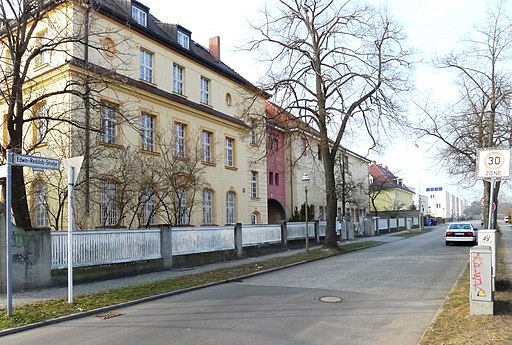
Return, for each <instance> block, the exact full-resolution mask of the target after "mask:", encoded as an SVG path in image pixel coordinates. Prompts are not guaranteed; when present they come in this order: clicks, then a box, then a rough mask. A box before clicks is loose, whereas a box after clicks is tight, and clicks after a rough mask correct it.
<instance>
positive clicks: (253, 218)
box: [251, 213, 259, 224]
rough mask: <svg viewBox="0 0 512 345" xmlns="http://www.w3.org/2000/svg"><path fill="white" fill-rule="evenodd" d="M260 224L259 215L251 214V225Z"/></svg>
mask: <svg viewBox="0 0 512 345" xmlns="http://www.w3.org/2000/svg"><path fill="white" fill-rule="evenodd" d="M258 223H259V215H258V214H257V213H253V214H251V224H258Z"/></svg>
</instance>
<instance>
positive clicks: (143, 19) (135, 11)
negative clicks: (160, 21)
mask: <svg viewBox="0 0 512 345" xmlns="http://www.w3.org/2000/svg"><path fill="white" fill-rule="evenodd" d="M132 18H133V20H135V21H136V22H137V23H138V24H139V25H142V26H144V27H147V26H148V14H147V13H146V11H144V10H143V9H142V8H140V7H138V6H135V5H132Z"/></svg>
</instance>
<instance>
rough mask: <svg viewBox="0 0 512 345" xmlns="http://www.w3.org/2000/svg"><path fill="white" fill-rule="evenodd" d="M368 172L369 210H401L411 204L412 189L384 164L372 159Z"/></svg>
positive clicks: (407, 208) (406, 208)
mask: <svg viewBox="0 0 512 345" xmlns="http://www.w3.org/2000/svg"><path fill="white" fill-rule="evenodd" d="M369 173H370V210H371V211H372V212H376V211H377V212H378V211H402V210H409V209H411V207H412V205H413V196H414V194H415V193H414V191H412V190H411V189H410V188H408V187H407V186H406V185H405V184H404V183H403V180H402V179H401V178H399V177H397V176H395V175H394V174H393V173H392V172H391V171H389V170H388V168H387V167H386V166H382V164H377V163H376V162H375V161H372V162H371V164H370V167H369Z"/></svg>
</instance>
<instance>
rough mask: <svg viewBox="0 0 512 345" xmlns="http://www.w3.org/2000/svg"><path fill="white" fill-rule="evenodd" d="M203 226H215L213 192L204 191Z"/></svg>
mask: <svg viewBox="0 0 512 345" xmlns="http://www.w3.org/2000/svg"><path fill="white" fill-rule="evenodd" d="M203 224H213V191H212V190H211V189H204V190H203Z"/></svg>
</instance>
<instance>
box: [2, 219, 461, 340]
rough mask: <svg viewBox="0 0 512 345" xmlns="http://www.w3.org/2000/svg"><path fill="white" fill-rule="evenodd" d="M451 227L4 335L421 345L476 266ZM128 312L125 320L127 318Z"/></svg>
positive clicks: (10, 338)
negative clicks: (449, 234)
mask: <svg viewBox="0 0 512 345" xmlns="http://www.w3.org/2000/svg"><path fill="white" fill-rule="evenodd" d="M469 249H470V246H449V247H446V246H445V244H444V238H443V229H442V228H438V229H437V230H434V231H432V232H430V233H426V234H422V235H420V236H415V237H411V238H408V239H402V240H399V241H395V242H391V243H387V244H383V245H380V246H377V247H373V248H370V249H366V250H362V251H358V252H354V253H349V254H345V255H341V256H337V257H333V258H329V259H324V260H319V261H316V262H312V263H308V264H304V265H300V266H296V267H293V268H288V269H285V270H280V271H276V272H273V273H268V274H264V275H261V276H258V277H254V278H250V279H246V280H244V281H241V282H236V283H229V284H223V285H218V286H214V287H210V288H206V289H200V290H197V291H193V292H189V293H185V294H181V295H176V296H173V297H169V298H165V299H160V300H157V301H153V302H148V303H143V304H139V305H135V306H132V307H128V308H123V309H119V310H117V311H115V312H114V313H113V314H111V315H109V316H111V318H106V319H105V318H101V317H86V318H82V319H78V320H73V321H69V322H63V323H58V324H54V325H51V326H46V327H42V328H37V329H33V330H29V331H25V332H21V333H17V334H13V335H9V336H5V337H2V338H0V344H9V345H14V344H38V345H50V344H51V345H55V344H95V345H97V344H109V345H115V344H123V345H129V344H137V345H140V344H173V345H181V344H183V345H207V344H212V345H217V344H219V345H231V344H236V345H238V344H244V345H252V344H258V345H262V344H269V345H277V344H290V345H291V344H293V345H312V344H321V345H330V344H349V345H351V344H371V345H374V344H379V345H385V344H392V345H400V344H404V345H414V344H417V342H418V341H419V339H420V337H421V335H422V334H423V332H424V331H425V329H426V328H427V327H428V325H429V323H430V321H431V320H432V318H433V317H434V315H435V313H436V312H437V310H438V308H439V307H440V305H441V304H442V302H443V300H444V298H445V297H446V295H447V294H448V292H449V290H450V289H451V287H452V286H453V284H454V282H455V281H456V279H457V277H458V275H459V274H460V272H461V271H462V269H463V268H464V267H465V264H466V263H467V261H468V257H469ZM117 314H119V315H117Z"/></svg>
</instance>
